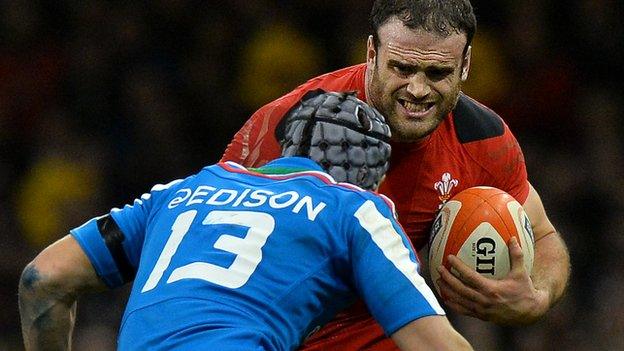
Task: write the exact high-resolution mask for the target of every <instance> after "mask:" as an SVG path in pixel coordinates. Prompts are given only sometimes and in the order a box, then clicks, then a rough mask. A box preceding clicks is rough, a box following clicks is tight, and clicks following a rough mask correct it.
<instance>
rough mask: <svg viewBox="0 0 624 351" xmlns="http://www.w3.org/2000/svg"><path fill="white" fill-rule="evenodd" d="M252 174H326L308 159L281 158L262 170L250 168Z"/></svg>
mask: <svg viewBox="0 0 624 351" xmlns="http://www.w3.org/2000/svg"><path fill="white" fill-rule="evenodd" d="M248 169H249V170H250V171H252V172H258V173H262V174H289V173H299V172H306V171H318V172H324V171H323V168H321V166H320V165H319V164H318V163H316V162H314V161H312V160H311V159H309V158H306V157H297V156H291V157H281V158H278V159H275V160H273V161H271V162H269V163H267V164H266V165H264V166H262V167H260V168H248Z"/></svg>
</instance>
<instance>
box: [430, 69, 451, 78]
mask: <svg viewBox="0 0 624 351" xmlns="http://www.w3.org/2000/svg"><path fill="white" fill-rule="evenodd" d="M451 73H453V70H452V69H450V68H430V69H428V70H427V76H428V77H429V78H430V79H431V80H442V79H444V78H446V77H447V76H448V75H449V74H451Z"/></svg>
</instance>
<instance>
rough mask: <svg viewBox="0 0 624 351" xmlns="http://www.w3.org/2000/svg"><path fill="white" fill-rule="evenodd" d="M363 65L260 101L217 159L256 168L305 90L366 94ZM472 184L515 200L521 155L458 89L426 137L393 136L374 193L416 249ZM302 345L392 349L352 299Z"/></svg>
mask: <svg viewBox="0 0 624 351" xmlns="http://www.w3.org/2000/svg"><path fill="white" fill-rule="evenodd" d="M365 72H366V64H360V65H356V66H351V67H347V68H344V69H341V70H338V71H335V72H332V73H328V74H325V75H322V76H319V77H316V78H313V79H311V80H309V81H308V82H306V83H305V84H303V85H301V86H299V87H297V88H296V89H295V90H293V91H292V92H290V93H288V94H287V95H284V96H283V97H281V98H279V99H277V100H275V101H273V102H271V103H269V104H267V105H265V106H263V107H262V108H260V109H259V110H258V111H256V113H254V114H253V115H252V117H251V118H250V119H249V120H248V121H247V122H246V123H245V125H244V126H243V127H242V128H241V129H240V130H239V131H238V133H236V135H235V136H234V139H233V140H232V142H231V143H230V144H229V145H228V147H227V149H226V151H225V153H224V154H223V157H222V158H221V161H234V162H237V163H240V164H242V165H244V166H248V167H258V166H260V165H263V164H264V163H266V162H267V161H269V160H272V159H274V158H276V157H279V156H280V154H281V150H280V146H279V144H278V142H277V140H276V138H275V127H276V126H277V124H278V123H279V122H280V120H281V119H282V117H283V116H284V114H285V113H286V112H288V110H290V109H291V108H292V107H293V106H294V105H295V104H296V103H297V102H298V101H299V100H300V99H301V97H302V96H303V95H304V94H305V93H306V92H307V91H309V90H313V89H317V88H321V89H323V90H326V91H356V92H357V96H358V98H360V99H361V100H364V101H366V95H365V89H364V76H365ZM477 185H488V186H493V187H496V188H499V189H502V190H504V191H506V192H508V193H509V194H510V195H512V196H514V197H515V198H516V199H517V200H518V201H519V202H520V203H524V201H525V200H526V198H527V196H528V193H529V183H528V180H527V173H526V167H525V163H524V156H523V155H522V151H521V149H520V146H519V145H518V142H517V141H516V139H515V137H514V136H513V134H512V133H511V131H510V130H509V128H508V127H507V125H506V124H505V123H504V122H503V120H502V119H501V118H500V117H499V116H498V115H496V113H494V112H493V111H492V110H490V109H489V108H487V107H485V106H484V105H481V104H480V103H478V102H477V101H475V100H473V99H471V98H470V97H468V96H466V95H464V94H462V95H460V98H459V100H458V103H457V105H456V106H455V109H454V110H453V111H452V112H451V113H450V114H449V115H448V116H447V118H445V119H444V121H443V122H442V123H441V124H440V126H439V127H438V128H437V129H436V130H435V131H434V132H433V133H432V134H431V135H430V136H429V137H428V138H427V139H426V140H423V141H421V142H416V143H392V157H391V160H390V169H389V170H388V173H387V175H386V178H385V180H384V182H383V183H382V185H381V187H380V189H379V192H381V193H383V194H385V195H387V196H389V197H390V198H391V199H392V200H393V201H394V203H395V205H396V210H397V213H398V218H399V222H401V224H402V226H403V228H404V229H405V231H406V232H407V234H408V235H409V237H410V239H411V240H412V243H413V244H414V247H415V248H416V249H417V250H420V249H421V248H422V247H423V246H425V245H426V243H427V240H428V236H429V229H430V226H431V223H432V221H433V219H434V217H435V215H436V212H437V210H438V209H439V207H440V205H441V204H442V202H443V201H445V200H447V199H448V198H450V197H452V196H453V195H454V194H457V193H458V192H459V191H461V190H463V189H466V188H469V187H473V186H477ZM304 349H305V350H363V349H367V350H396V349H397V348H396V346H395V345H394V343H393V342H392V341H391V340H390V339H388V338H386V337H385V336H384V333H383V331H382V330H381V328H380V327H379V326H378V325H377V323H376V322H375V321H374V320H373V319H372V317H371V316H370V315H369V314H368V312H367V311H366V307H365V306H364V305H363V304H362V303H356V304H355V305H354V306H353V307H351V308H349V309H348V310H345V311H343V312H342V313H340V314H339V315H338V316H336V318H335V319H334V320H333V321H332V322H330V323H329V324H328V325H326V326H325V327H324V328H323V329H321V330H320V331H319V332H318V333H316V334H314V335H313V336H312V337H311V338H310V339H308V341H307V342H306V344H305V346H304Z"/></svg>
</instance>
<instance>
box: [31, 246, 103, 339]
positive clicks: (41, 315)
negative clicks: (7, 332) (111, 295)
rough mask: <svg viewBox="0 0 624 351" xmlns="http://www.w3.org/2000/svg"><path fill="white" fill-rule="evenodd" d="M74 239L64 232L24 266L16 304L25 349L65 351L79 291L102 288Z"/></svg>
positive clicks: (70, 333) (71, 328)
mask: <svg viewBox="0 0 624 351" xmlns="http://www.w3.org/2000/svg"><path fill="white" fill-rule="evenodd" d="M105 288H106V286H105V285H104V283H103V282H102V281H101V280H100V278H99V277H98V276H97V275H96V273H95V270H94V269H93V267H92V265H91V263H90V262H89V259H88V258H87V256H86V254H85V253H84V252H83V250H82V248H81V247H80V246H79V245H78V242H77V241H76V240H75V239H74V238H73V237H72V236H71V235H67V236H65V237H64V238H62V239H60V240H58V241H57V242H55V243H54V244H52V245H50V246H48V247H47V248H46V249H44V250H43V251H42V252H41V253H40V254H39V255H38V256H37V257H36V258H35V259H34V260H33V261H32V262H30V263H29V264H28V265H27V266H26V268H25V269H24V271H23V273H22V276H21V279H20V283H19V307H20V319H21V325H22V335H23V337H24V345H25V347H26V350H43V349H45V350H69V349H71V336H72V331H73V327H74V322H75V318H76V299H77V297H78V295H79V294H80V293H83V292H87V291H97V290H104V289H105Z"/></svg>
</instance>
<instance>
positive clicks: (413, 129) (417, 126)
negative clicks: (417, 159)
mask: <svg viewBox="0 0 624 351" xmlns="http://www.w3.org/2000/svg"><path fill="white" fill-rule="evenodd" d="M371 73H372V74H371V77H370V82H369V84H368V85H369V87H368V90H369V91H368V94H367V95H368V100H369V103H371V104H372V105H373V106H374V107H375V108H376V109H377V110H379V112H380V113H381V114H382V115H383V116H384V117H385V118H386V122H388V124H389V125H390V130H391V132H392V140H393V141H395V142H416V141H419V140H422V139H423V138H425V137H427V136H428V135H430V134H431V133H433V131H435V130H436V128H437V127H438V126H439V125H440V123H441V122H442V121H443V120H444V118H446V116H447V115H448V114H449V113H450V112H451V111H452V110H453V109H454V108H455V105H456V104H457V100H458V99H459V93H460V91H461V82H460V83H458V84H457V85H456V86H455V87H454V89H453V90H452V91H451V92H450V93H449V95H448V96H447V97H446V98H445V99H444V100H443V101H441V102H438V103H436V111H435V115H434V116H432V117H429V118H427V119H426V120H423V121H414V120H408V119H406V118H405V117H404V116H401V115H400V114H399V113H398V111H397V110H396V109H397V107H396V103H397V99H396V97H395V96H394V93H393V94H392V95H390V96H388V97H387V98H385V97H384V96H383V86H382V85H381V84H379V82H380V81H381V78H380V77H379V72H378V71H377V70H376V69H375V70H371Z"/></svg>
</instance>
